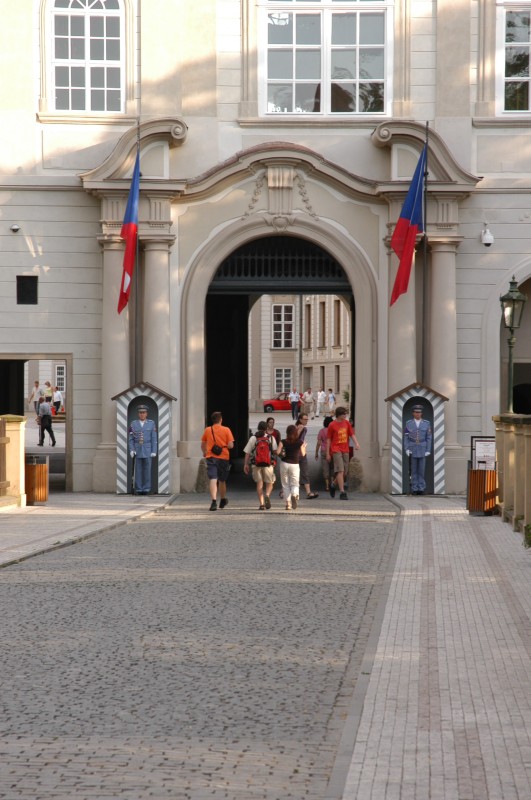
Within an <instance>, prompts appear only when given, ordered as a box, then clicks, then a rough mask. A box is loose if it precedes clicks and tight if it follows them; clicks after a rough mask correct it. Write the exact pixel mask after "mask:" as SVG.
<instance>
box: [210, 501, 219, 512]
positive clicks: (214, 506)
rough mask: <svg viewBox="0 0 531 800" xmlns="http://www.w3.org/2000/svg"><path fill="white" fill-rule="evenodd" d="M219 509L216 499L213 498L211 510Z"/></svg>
mask: <svg viewBox="0 0 531 800" xmlns="http://www.w3.org/2000/svg"><path fill="white" fill-rule="evenodd" d="M217 510H218V504H217V503H216V501H215V500H212V502H211V503H210V511H217Z"/></svg>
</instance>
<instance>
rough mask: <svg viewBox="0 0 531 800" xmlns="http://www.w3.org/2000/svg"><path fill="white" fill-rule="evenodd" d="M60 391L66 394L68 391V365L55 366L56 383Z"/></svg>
mask: <svg viewBox="0 0 531 800" xmlns="http://www.w3.org/2000/svg"><path fill="white" fill-rule="evenodd" d="M54 386H57V387H58V389H59V391H60V392H62V393H64V392H65V391H66V364H56V365H55V383H54Z"/></svg>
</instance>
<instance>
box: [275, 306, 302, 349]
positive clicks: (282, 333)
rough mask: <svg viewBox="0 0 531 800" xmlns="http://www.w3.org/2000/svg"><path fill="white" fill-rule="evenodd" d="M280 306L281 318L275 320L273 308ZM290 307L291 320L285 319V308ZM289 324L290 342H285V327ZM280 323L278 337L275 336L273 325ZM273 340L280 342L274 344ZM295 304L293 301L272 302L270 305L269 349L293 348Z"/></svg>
mask: <svg viewBox="0 0 531 800" xmlns="http://www.w3.org/2000/svg"><path fill="white" fill-rule="evenodd" d="M276 308H281V309H282V312H281V317H282V318H281V320H280V321H279V322H277V321H276V320H275V309H276ZM287 309H290V311H291V320H286V318H285V317H286V310H287ZM288 322H289V323H290V324H291V344H286V330H285V327H286V325H287V324H288ZM276 325H280V326H281V327H280V334H281V336H280V339H276V338H275V326H276ZM275 341H280V342H281V344H280V345H278V346H275ZM295 343H296V342H295V306H294V305H293V303H273V305H272V307H271V349H272V350H293V349H294V347H295Z"/></svg>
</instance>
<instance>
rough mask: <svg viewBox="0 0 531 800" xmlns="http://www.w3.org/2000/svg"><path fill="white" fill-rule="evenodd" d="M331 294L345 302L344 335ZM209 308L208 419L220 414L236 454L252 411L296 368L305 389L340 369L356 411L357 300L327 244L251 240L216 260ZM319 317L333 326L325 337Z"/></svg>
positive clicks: (335, 377) (297, 378)
mask: <svg viewBox="0 0 531 800" xmlns="http://www.w3.org/2000/svg"><path fill="white" fill-rule="evenodd" d="M327 296H332V297H334V298H335V299H334V301H333V302H332V303H331V307H335V308H337V306H338V304H339V305H340V306H341V308H342V309H343V312H342V313H343V314H344V320H347V322H346V324H347V326H348V334H345V335H344V336H338V333H337V331H338V326H339V321H338V320H337V319H335V318H333V317H332V316H331V315H329V318H328V317H326V315H324V316H323V314H322V311H321V308H320V306H321V303H323V301H324V300H325V299H326V297H327ZM336 300H337V303H336ZM205 312H206V321H205V329H206V337H205V338H206V342H205V344H206V348H205V352H206V363H205V373H206V393H205V404H204V417H205V424H209V418H210V414H211V413H212V411H215V410H219V411H221V412H222V413H223V420H224V424H226V425H228V427H230V428H231V430H232V432H233V433H234V435H235V438H236V448H235V455H240V456H241V452H242V448H243V447H244V445H245V443H246V442H247V439H248V435H249V412H250V411H253V412H262V411H263V401H264V398H269V397H273V396H274V395H275V388H276V385H277V383H278V376H279V375H280V374H282V375H283V376H285V375H287V374H290V375H292V378H293V380H294V381H296V383H297V384H300V386H299V387H298V388H300V389H301V390H304V389H305V388H308V386H312V388H315V389H317V388H319V387H318V386H317V385H316V386H315V387H313V383H315V381H316V380H321V379H322V376H324V375H326V374H328V375H329V376H330V383H331V384H332V381H337V380H338V375H340V374H342V375H343V378H341V379H340V380H341V381H342V382H344V383H345V386H344V389H345V391H348V393H349V399H350V402H349V405H350V407H351V415H352V416H354V413H355V398H356V384H355V377H354V376H355V358H354V354H355V333H354V331H355V324H354V323H355V314H354V299H353V296H352V289H351V286H350V283H349V280H348V278H347V276H346V274H345V272H344V270H343V269H342V267H341V265H340V264H339V263H338V262H337V261H336V260H335V259H334V258H333V257H332V256H331V255H330V254H329V253H328V252H326V251H325V250H324V249H323V248H322V247H320V246H319V245H316V244H314V243H312V242H309V241H307V240H305V239H301V238H298V237H294V236H270V237H265V238H260V239H254V240H253V241H251V242H248V243H246V244H245V245H243V246H241V247H240V248H238V249H237V250H235V251H234V252H233V253H231V254H230V255H229V256H228V257H227V258H226V259H225V260H224V261H223V262H222V264H221V265H220V266H219V268H218V270H217V272H216V274H215V276H214V279H213V280H212V282H211V284H210V287H209V291H208V295H207V297H206V308H205ZM251 312H253V316H252V317H251ZM336 314H337V311H336ZM256 316H257V318H258V321H257V320H256V319H254V317H256ZM322 319H326V321H327V324H329V325H330V327H331V330H330V334H329V336H328V338H327V336H326V334H325V332H324V331H322V330H321V329H320V325H321V320H322ZM253 320H254V321H253ZM319 345H320V346H319ZM340 363H341V364H342V373H341V372H340V371H339V369H338V367H339V364H340ZM305 384H307V386H306V385H305ZM323 388H325V389H326V388H328V387H324V386H323ZM341 399H342V398H341Z"/></svg>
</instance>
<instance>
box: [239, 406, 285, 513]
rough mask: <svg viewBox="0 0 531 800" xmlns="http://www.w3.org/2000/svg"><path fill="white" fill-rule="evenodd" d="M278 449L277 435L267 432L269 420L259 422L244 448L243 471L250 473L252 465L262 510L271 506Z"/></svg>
mask: <svg viewBox="0 0 531 800" xmlns="http://www.w3.org/2000/svg"><path fill="white" fill-rule="evenodd" d="M276 450H277V443H276V441H275V437H274V436H272V435H270V434H268V432H267V422H259V423H258V430H257V431H256V434H254V436H251V438H250V439H249V441H248V442H247V444H246V445H245V447H244V448H243V452H244V453H245V461H244V464H243V471H244V472H245V474H246V475H248V474H249V467H250V466H251V467H252V476H253V480H254V481H255V483H256V493H257V495H258V500H259V502H260V508H259V510H260V511H265V510H266V509H269V508H271V500H270V497H271V492H272V491H273V486H274V484H275V464H276V458H275V456H274V453H276Z"/></svg>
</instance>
